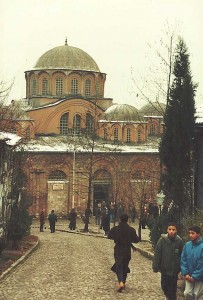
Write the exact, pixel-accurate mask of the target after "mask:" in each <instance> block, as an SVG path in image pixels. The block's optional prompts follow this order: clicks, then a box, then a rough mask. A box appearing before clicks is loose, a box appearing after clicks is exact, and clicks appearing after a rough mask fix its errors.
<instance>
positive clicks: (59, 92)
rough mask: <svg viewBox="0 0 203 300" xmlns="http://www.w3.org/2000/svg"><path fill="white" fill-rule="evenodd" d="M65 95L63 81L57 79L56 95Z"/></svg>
mask: <svg viewBox="0 0 203 300" xmlns="http://www.w3.org/2000/svg"><path fill="white" fill-rule="evenodd" d="M62 94H63V79H62V78H60V77H58V78H56V95H57V96H61V95H62Z"/></svg>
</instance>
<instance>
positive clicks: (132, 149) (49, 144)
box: [18, 136, 159, 153]
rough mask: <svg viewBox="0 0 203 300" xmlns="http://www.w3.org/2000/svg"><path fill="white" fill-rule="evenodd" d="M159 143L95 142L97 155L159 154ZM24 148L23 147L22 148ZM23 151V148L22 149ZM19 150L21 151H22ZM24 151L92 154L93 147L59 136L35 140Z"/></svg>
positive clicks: (24, 146) (81, 140)
mask: <svg viewBox="0 0 203 300" xmlns="http://www.w3.org/2000/svg"><path fill="white" fill-rule="evenodd" d="M158 144H159V143H158V141H156V143H152V142H151V143H149V144H141V145H115V144H107V143H101V142H98V141H97V142H95V146H94V152H95V153H106V152H108V153H109V152H111V153H158ZM21 147H22V146H21ZM21 149H22V148H21ZM21 149H20V148H19V149H18V150H19V151H20V150H21ZM23 150H24V151H28V152H49V153H50V152H60V153H61V152H69V153H73V152H74V151H75V152H83V153H85V152H86V153H87V152H91V151H92V150H91V145H90V143H88V141H87V139H85V138H84V137H83V138H79V139H77V140H75V141H74V140H73V138H69V137H65V136H60V137H59V136H58V137H50V136H44V137H39V138H37V139H35V140H31V141H29V142H28V143H27V144H25V145H23Z"/></svg>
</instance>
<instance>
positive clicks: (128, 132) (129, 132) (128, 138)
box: [127, 128, 131, 143]
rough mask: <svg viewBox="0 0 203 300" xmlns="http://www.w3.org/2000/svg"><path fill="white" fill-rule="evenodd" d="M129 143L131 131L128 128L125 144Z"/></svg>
mask: <svg viewBox="0 0 203 300" xmlns="http://www.w3.org/2000/svg"><path fill="white" fill-rule="evenodd" d="M130 142H131V130H130V128H127V143H130Z"/></svg>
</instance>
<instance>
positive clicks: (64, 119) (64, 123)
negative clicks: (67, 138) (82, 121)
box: [60, 113, 68, 134]
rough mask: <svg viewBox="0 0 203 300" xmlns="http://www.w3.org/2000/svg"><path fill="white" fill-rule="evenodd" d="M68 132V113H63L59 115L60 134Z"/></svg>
mask: <svg viewBox="0 0 203 300" xmlns="http://www.w3.org/2000/svg"><path fill="white" fill-rule="evenodd" d="M67 133H68V113H65V114H63V115H62V116H61V119H60V134H67Z"/></svg>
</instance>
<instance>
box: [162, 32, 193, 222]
mask: <svg viewBox="0 0 203 300" xmlns="http://www.w3.org/2000/svg"><path fill="white" fill-rule="evenodd" d="M196 87H197V85H196V84H194V83H193V82H192V75H191V71H190V62H189V54H188V50H187V47H186V45H185V43H184V41H183V40H182V39H181V38H179V41H178V44H177V47H176V55H175V62H174V69H173V83H172V85H171V89H170V93H169V98H168V103H167V108H166V112H165V116H164V124H165V129H164V134H163V138H162V141H161V143H160V148H159V154H160V160H161V163H162V164H163V166H164V167H165V168H164V172H163V175H162V189H163V190H164V192H165V195H166V196H167V198H169V199H170V200H173V203H174V208H177V212H178V214H179V216H181V215H182V214H183V213H184V212H185V210H186V209H188V208H191V207H192V204H193V193H192V190H191V178H192V175H193V157H194V151H193V137H194V125H195V117H194V114H195V100H194V98H195V93H196Z"/></svg>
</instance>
